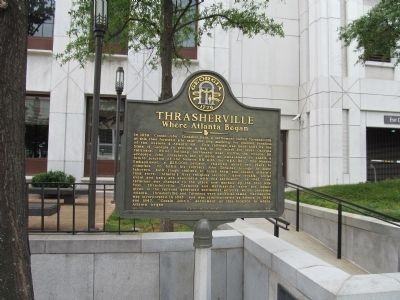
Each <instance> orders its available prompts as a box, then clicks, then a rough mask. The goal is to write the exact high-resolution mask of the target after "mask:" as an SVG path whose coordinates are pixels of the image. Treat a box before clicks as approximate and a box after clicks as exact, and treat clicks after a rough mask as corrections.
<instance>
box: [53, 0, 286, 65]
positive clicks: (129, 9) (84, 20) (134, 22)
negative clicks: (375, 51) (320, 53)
mask: <svg viewBox="0 0 400 300" xmlns="http://www.w3.org/2000/svg"><path fill="white" fill-rule="evenodd" d="M162 1H168V0H162ZM162 1H161V0H158V1H151V0H143V1H134V0H113V1H108V5H109V7H108V11H109V23H108V25H109V27H108V30H107V32H106V36H105V39H104V41H105V46H104V49H105V51H106V52H107V53H113V51H114V50H115V47H112V45H115V44H116V43H118V44H119V45H120V47H125V48H127V49H128V50H132V51H135V52H138V51H141V50H152V51H151V52H152V54H153V56H152V59H150V60H149V63H150V64H151V65H152V66H154V67H155V66H157V65H158V61H159V56H160V36H161V34H162V32H163V28H162V25H161V24H162V22H161V21H162V19H163V15H164V14H163V12H162V5H161V4H162ZM172 1H173V3H174V14H173V24H174V30H173V35H172V36H171V37H169V41H170V46H171V49H173V51H174V53H175V57H179V49H180V48H182V47H185V46H187V45H188V44H190V45H192V44H193V46H195V45H194V44H199V43H200V41H201V37H202V35H203V34H210V31H211V29H213V28H214V27H215V26H217V25H220V26H221V27H222V28H223V29H224V30H228V29H230V28H237V29H239V30H241V31H242V32H243V34H245V35H247V36H249V37H252V36H254V35H256V34H268V35H277V36H283V35H284V34H283V29H282V24H278V23H276V22H275V21H274V20H273V19H272V18H269V17H268V16H267V15H266V10H267V7H268V2H269V1H256V0H244V1H238V0H235V2H234V3H233V5H232V7H230V8H224V7H223V5H222V3H221V2H217V3H214V4H211V5H209V6H206V5H204V3H202V4H198V1H196V0H172ZM91 3H92V1H90V0H74V1H73V8H72V10H71V11H70V16H71V27H70V30H69V31H68V35H69V37H70V38H71V41H70V42H69V44H68V45H67V47H66V50H65V52H64V53H61V54H57V57H58V58H59V59H60V60H61V62H62V63H65V62H67V61H69V60H77V61H79V62H80V63H81V65H82V66H83V65H84V63H85V62H86V60H87V59H88V58H89V57H90V56H91V52H92V50H91V45H93V34H92V25H91Z"/></svg>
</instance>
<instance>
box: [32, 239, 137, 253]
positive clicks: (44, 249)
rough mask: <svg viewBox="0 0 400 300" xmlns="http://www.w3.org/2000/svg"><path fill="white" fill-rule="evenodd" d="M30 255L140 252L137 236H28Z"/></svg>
mask: <svg viewBox="0 0 400 300" xmlns="http://www.w3.org/2000/svg"><path fill="white" fill-rule="evenodd" d="M29 240H30V247H31V253H32V254H43V253H46V254H61V253H65V254H68V253H73V254H77V253H81V254H83V253H108V252H113V253H130V252H140V251H141V242H142V241H141V238H140V236H139V235H108V234H78V235H64V234H63V235H39V234H38V235H30V236H29Z"/></svg>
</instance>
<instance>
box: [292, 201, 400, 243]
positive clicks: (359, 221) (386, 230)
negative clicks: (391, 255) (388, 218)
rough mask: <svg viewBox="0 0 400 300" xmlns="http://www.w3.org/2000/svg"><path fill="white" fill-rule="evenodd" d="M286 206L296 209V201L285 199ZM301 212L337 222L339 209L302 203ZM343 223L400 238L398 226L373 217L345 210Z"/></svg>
mask: <svg viewBox="0 0 400 300" xmlns="http://www.w3.org/2000/svg"><path fill="white" fill-rule="evenodd" d="M285 208H286V209H290V210H293V211H296V202H295V201H291V200H285ZM300 213H301V214H307V215H312V216H314V217H320V218H323V219H325V220H330V221H332V222H337V210H335V209H331V208H325V207H319V206H315V205H309V204H304V203H300ZM300 221H301V220H300ZM343 224H344V225H349V226H352V227H356V228H360V229H364V230H368V231H372V232H375V233H378V234H381V233H383V234H390V235H391V236H393V237H396V238H398V239H399V240H400V230H399V228H398V227H396V226H394V225H391V224H389V223H386V222H383V221H380V220H378V219H375V218H372V217H367V216H362V215H358V214H353V213H349V212H343Z"/></svg>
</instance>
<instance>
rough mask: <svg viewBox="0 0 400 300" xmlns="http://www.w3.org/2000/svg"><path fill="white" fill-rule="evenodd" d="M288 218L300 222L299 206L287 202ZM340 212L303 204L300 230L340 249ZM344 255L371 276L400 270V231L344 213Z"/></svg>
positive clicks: (329, 245)
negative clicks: (338, 244) (297, 211)
mask: <svg viewBox="0 0 400 300" xmlns="http://www.w3.org/2000/svg"><path fill="white" fill-rule="evenodd" d="M284 216H285V218H286V219H287V220H289V221H290V222H292V223H293V224H294V223H295V222H296V203H295V202H294V201H290V200H286V203H285V212H284ZM337 221H338V220H337V211H336V210H334V209H328V208H321V207H318V206H313V205H308V204H302V203H301V204H300V230H301V231H304V232H307V233H308V234H309V235H311V236H313V237H314V238H316V239H318V240H320V241H321V243H323V244H324V245H325V246H326V247H328V248H330V249H332V250H333V251H336V249H337V231H338V225H337V224H338V223H337ZM342 256H343V257H344V258H347V259H348V260H350V261H352V262H354V263H355V264H357V265H359V266H360V267H362V268H363V269H365V270H367V271H368V272H370V273H387V272H398V271H400V228H398V227H396V226H394V225H391V224H388V223H386V222H383V221H380V220H376V219H374V218H371V217H365V216H361V215H357V214H352V213H347V212H344V213H343V226H342Z"/></svg>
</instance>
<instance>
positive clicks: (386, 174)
mask: <svg viewBox="0 0 400 300" xmlns="http://www.w3.org/2000/svg"><path fill="white" fill-rule="evenodd" d="M398 177H400V129H397V128H367V180H368V181H375V180H384V179H389V178H398Z"/></svg>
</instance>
